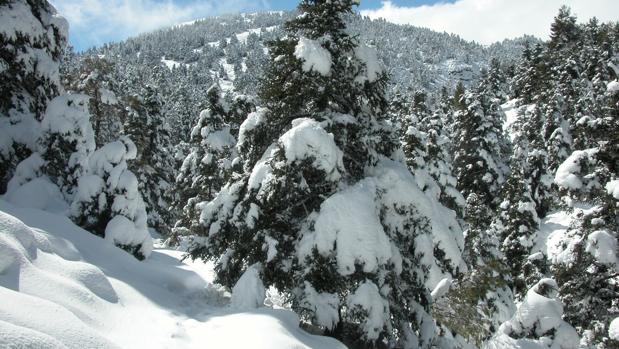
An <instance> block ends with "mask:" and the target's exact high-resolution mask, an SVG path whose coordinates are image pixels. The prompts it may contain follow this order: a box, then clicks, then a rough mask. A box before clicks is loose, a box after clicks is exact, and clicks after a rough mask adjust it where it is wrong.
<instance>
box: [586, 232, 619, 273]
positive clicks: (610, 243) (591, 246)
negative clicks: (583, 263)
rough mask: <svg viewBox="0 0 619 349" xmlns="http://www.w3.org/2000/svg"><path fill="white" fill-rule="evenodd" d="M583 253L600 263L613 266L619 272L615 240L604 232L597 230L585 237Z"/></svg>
mask: <svg viewBox="0 0 619 349" xmlns="http://www.w3.org/2000/svg"><path fill="white" fill-rule="evenodd" d="M585 251H587V252H589V253H591V254H592V255H593V257H595V259H596V260H597V261H599V262H600V263H604V264H609V265H614V266H615V268H616V269H617V271H619V258H618V257H617V251H618V249H617V239H616V238H615V237H614V236H613V235H612V234H611V233H609V232H608V231H606V230H597V231H594V232H593V233H591V234H589V235H588V236H587V244H586V247H585Z"/></svg>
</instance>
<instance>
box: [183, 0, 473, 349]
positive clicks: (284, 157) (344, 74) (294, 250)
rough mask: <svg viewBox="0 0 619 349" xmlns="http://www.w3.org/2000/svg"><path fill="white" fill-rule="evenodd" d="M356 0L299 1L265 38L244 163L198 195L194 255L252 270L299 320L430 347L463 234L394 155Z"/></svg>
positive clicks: (237, 274) (229, 275)
mask: <svg viewBox="0 0 619 349" xmlns="http://www.w3.org/2000/svg"><path fill="white" fill-rule="evenodd" d="M355 3H356V1H353V0H336V1H333V0H330V1H322V0H320V1H319V0H304V1H302V2H301V4H300V8H299V9H300V12H301V13H302V14H301V15H300V16H299V17H297V18H295V19H293V20H292V21H290V22H288V23H287V24H286V25H285V27H286V30H287V36H286V37H284V38H282V39H280V40H277V41H275V42H273V43H272V44H271V46H270V49H269V53H270V55H271V63H270V66H269V68H268V69H267V74H266V77H265V80H264V83H263V85H262V90H261V97H262V99H263V101H264V104H265V106H266V108H264V109H260V110H258V111H257V112H255V113H252V114H250V115H249V116H248V118H247V120H245V122H244V123H243V125H242V126H241V130H240V133H239V144H238V149H239V155H240V157H241V159H242V160H243V162H244V164H243V168H244V169H245V172H244V173H243V174H239V175H238V176H234V177H233V178H232V179H231V180H230V181H229V182H228V184H227V185H226V186H225V187H224V188H223V189H222V191H221V192H220V193H219V194H218V195H217V197H215V199H214V200H212V201H211V202H209V203H205V204H202V205H201V206H202V214H201V217H200V221H201V223H202V224H203V225H204V226H205V229H204V233H203V234H202V236H199V237H197V238H195V239H194V240H193V243H192V246H191V249H190V254H191V256H193V257H194V258H196V257H202V258H206V259H210V260H214V261H215V265H216V266H215V269H216V271H217V281H218V282H221V283H223V284H224V285H226V286H229V287H232V286H233V285H234V284H235V283H236V282H237V280H239V279H240V278H241V275H242V274H243V272H244V271H245V270H247V269H248V268H250V266H251V268H250V270H252V272H255V270H260V271H261V272H260V277H261V279H262V281H263V282H264V284H265V286H275V287H276V288H278V289H279V290H280V291H281V292H282V293H283V294H284V295H286V296H287V297H288V300H289V301H290V303H291V304H292V306H293V309H295V310H296V311H297V312H299V313H300V314H301V315H302V317H303V319H304V320H305V321H309V322H311V323H312V324H313V325H315V326H317V327H319V328H322V329H323V330H326V332H327V333H328V334H330V335H333V336H336V337H338V338H340V339H342V340H344V341H346V342H348V343H358V344H359V343H363V344H362V345H386V346H389V347H406V348H409V347H410V348H413V347H424V348H426V347H430V346H432V345H433V344H434V343H435V337H436V335H437V332H436V328H435V326H434V322H433V319H432V317H431V316H430V314H429V306H430V303H431V298H430V289H431V288H433V287H434V286H436V285H437V284H438V283H439V281H441V279H443V278H445V277H446V276H449V275H450V274H451V272H453V273H457V272H458V271H459V270H460V269H461V268H464V264H463V261H462V260H461V258H460V249H461V246H462V240H461V239H462V238H461V235H460V233H459V231H458V227H457V222H456V219H455V214H454V213H453V211H451V210H448V209H446V208H445V207H443V206H441V205H440V204H439V203H438V202H437V200H436V199H434V198H431V197H428V196H426V195H425V194H424V193H423V192H422V191H421V190H420V189H419V188H418V187H417V185H416V182H415V178H414V177H413V176H412V175H411V174H410V172H409V171H408V169H407V168H406V167H405V165H404V164H403V163H402V162H400V161H393V160H390V159H389V158H390V157H391V156H392V155H394V152H395V151H397V150H398V148H399V147H398V142H397V138H396V137H395V133H394V131H393V128H392V127H391V126H390V124H389V122H388V121H387V120H386V119H387V113H386V108H387V105H388V103H387V101H386V99H385V97H384V87H385V81H386V76H385V74H384V73H383V72H382V69H381V67H380V65H379V63H378V61H377V57H376V52H375V51H374V50H373V49H372V48H370V47H367V46H364V45H360V44H359V43H358V41H357V40H356V39H355V38H354V37H352V36H350V35H349V33H348V32H347V31H346V22H345V17H346V16H348V15H350V14H351V12H352V6H353V5H354V4H355ZM395 154H399V151H398V152H395ZM397 156H398V157H399V156H401V154H400V155H397ZM437 214H438V216H436V215H437ZM439 217H440V218H439ZM432 233H434V236H432Z"/></svg>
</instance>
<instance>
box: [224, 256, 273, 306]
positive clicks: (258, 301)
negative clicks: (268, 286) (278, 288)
mask: <svg viewBox="0 0 619 349" xmlns="http://www.w3.org/2000/svg"><path fill="white" fill-rule="evenodd" d="M265 295H266V290H265V288H264V284H263V283H262V280H261V279H260V265H256V264H254V265H252V266H251V267H249V268H247V270H246V271H245V272H244V273H243V275H241V278H240V279H239V281H237V282H236V284H235V285H234V287H233V288H232V300H231V301H230V305H231V306H232V308H235V309H254V308H260V307H262V306H263V305H264V298H265Z"/></svg>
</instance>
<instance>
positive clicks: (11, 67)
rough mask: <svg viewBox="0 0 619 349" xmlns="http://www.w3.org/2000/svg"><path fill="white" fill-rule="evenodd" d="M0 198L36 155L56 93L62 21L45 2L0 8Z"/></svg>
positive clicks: (19, 0)
mask: <svg viewBox="0 0 619 349" xmlns="http://www.w3.org/2000/svg"><path fill="white" fill-rule="evenodd" d="M0 23H2V25H1V26H0V57H1V58H0V193H4V192H5V190H6V185H7V183H8V181H9V180H10V179H11V177H12V175H13V172H14V171H15V167H16V166H17V164H18V163H19V162H20V161H21V160H23V159H25V158H26V157H28V156H29V155H30V154H31V152H32V151H35V150H36V149H37V140H38V131H39V121H41V119H42V118H43V114H44V113H45V110H46V108H47V104H48V103H49V101H50V100H51V99H52V98H54V97H55V96H57V95H58V94H59V93H61V92H62V90H63V89H62V86H61V84H60V78H59V74H58V66H59V64H60V59H61V56H62V52H63V50H64V47H65V45H66V41H67V34H68V23H67V21H66V20H65V19H64V18H62V17H61V16H59V15H58V14H57V13H56V10H55V9H54V7H53V6H52V5H50V4H49V2H47V1H46V0H36V1H26V0H6V1H2V2H0Z"/></svg>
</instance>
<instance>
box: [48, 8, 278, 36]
mask: <svg viewBox="0 0 619 349" xmlns="http://www.w3.org/2000/svg"><path fill="white" fill-rule="evenodd" d="M50 2H51V3H52V4H53V5H54V7H56V9H57V10H58V12H59V13H60V14H62V15H63V16H64V17H65V18H66V19H67V20H68V21H69V24H70V26H71V34H72V35H77V36H78V39H79V41H83V42H84V43H88V44H89V45H98V44H102V43H104V42H106V41H110V40H121V39H124V38H127V37H129V36H132V35H136V34H139V33H143V32H147V31H151V30H154V29H158V28H163V27H167V26H171V25H174V24H178V23H182V22H185V21H189V20H193V19H197V18H203V17H206V16H212V15H217V14H222V13H235V12H239V11H249V10H257V9H265V8H268V2H267V0H258V1H255V0H254V1H252V0H188V1H184V2H183V3H180V2H175V1H172V0H50ZM74 39H75V38H74Z"/></svg>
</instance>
